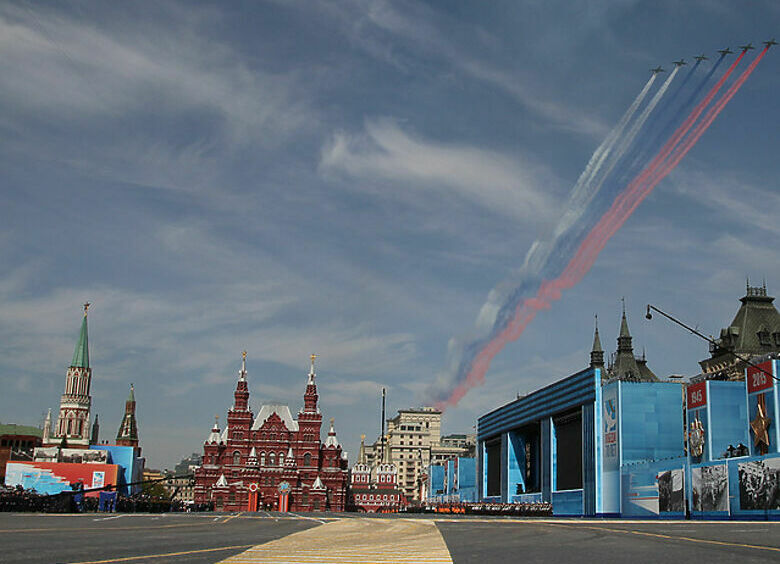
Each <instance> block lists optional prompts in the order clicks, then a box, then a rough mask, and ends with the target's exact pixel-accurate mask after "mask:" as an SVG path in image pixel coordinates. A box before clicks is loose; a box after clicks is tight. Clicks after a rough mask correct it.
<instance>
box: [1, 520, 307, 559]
mask: <svg viewBox="0 0 780 564" xmlns="http://www.w3.org/2000/svg"><path fill="white" fill-rule="evenodd" d="M319 524H321V522H320V521H318V520H312V519H298V518H294V517H265V518H263V516H262V515H261V516H258V518H252V519H248V518H236V517H235V516H232V515H228V514H219V515H217V514H213V513H212V514H192V513H190V514H187V513H164V514H158V515H140V514H109V515H105V514H94V513H92V514H81V515H36V514H29V513H0V562H2V563H3V564H16V563H22V562H23V563H25V564H27V563H40V564H44V563H45V564H54V563H86V562H101V563H103V562H105V563H108V562H130V563H132V562H154V563H155V564H158V563H163V562H175V563H183V562H187V563H196V564H200V563H206V562H208V563H212V562H218V561H220V560H222V559H224V558H227V557H228V556H232V555H234V554H238V553H240V552H243V551H245V550H247V549H248V548H250V547H252V546H254V545H256V544H261V543H265V542H268V541H271V540H274V539H278V538H281V537H284V536H287V535H289V534H291V533H295V532H297V531H302V530H305V529H308V528H311V527H314V526H316V525H319ZM141 557H143V558H141Z"/></svg>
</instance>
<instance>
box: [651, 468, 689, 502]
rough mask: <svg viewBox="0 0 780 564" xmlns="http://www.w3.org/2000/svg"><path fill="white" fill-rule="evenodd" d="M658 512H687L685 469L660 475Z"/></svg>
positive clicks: (668, 471) (676, 469)
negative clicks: (684, 485) (684, 484)
mask: <svg viewBox="0 0 780 564" xmlns="http://www.w3.org/2000/svg"><path fill="white" fill-rule="evenodd" d="M657 479H658V511H660V512H661V513H664V512H670V511H674V512H683V511H685V497H684V493H683V469H682V468H675V469H674V470H667V471H666V472H661V473H660V474H658V477H657Z"/></svg>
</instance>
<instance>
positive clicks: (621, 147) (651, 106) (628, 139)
mask: <svg viewBox="0 0 780 564" xmlns="http://www.w3.org/2000/svg"><path fill="white" fill-rule="evenodd" d="M678 70H680V67H675V68H674V70H673V71H672V72H671V73H670V74H669V76H668V77H667V79H666V80H665V81H664V83H663V84H662V85H661V87H660V88H659V89H658V92H656V93H655V95H654V96H653V97H652V98H651V99H650V102H649V103H648V104H647V107H645V109H644V110H642V113H641V114H639V117H638V118H637V119H636V121H635V122H634V123H633V124H632V125H631V128H630V129H629V130H628V133H626V135H625V137H624V138H623V139H621V140H620V143H619V144H618V148H617V150H616V151H614V152H613V153H612V155H610V159H609V164H608V165H607V167H606V168H605V169H604V170H603V171H602V172H601V173H600V175H599V177H600V180H599V181H598V183H597V184H596V185H595V186H594V188H593V190H592V192H593V194H597V193H598V192H599V190H600V189H601V187H602V185H603V184H604V181H605V180H606V179H607V178H608V177H609V175H610V173H611V172H612V170H613V169H614V168H615V165H616V164H617V163H618V162H619V161H620V159H621V158H622V157H623V155H625V154H626V151H628V149H629V147H631V144H632V143H633V142H634V139H636V136H637V135H638V134H639V131H640V130H641V129H642V126H644V124H645V122H646V121H647V118H649V117H650V114H651V113H653V110H655V108H656V106H658V103H659V102H660V101H661V98H663V96H664V94H666V91H667V90H668V89H669V86H670V85H671V84H672V81H673V80H674V77H675V76H677V71H678Z"/></svg>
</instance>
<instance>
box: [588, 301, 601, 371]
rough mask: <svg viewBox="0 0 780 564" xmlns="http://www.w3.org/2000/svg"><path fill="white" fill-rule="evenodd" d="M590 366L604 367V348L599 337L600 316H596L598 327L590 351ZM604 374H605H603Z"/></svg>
mask: <svg viewBox="0 0 780 564" xmlns="http://www.w3.org/2000/svg"><path fill="white" fill-rule="evenodd" d="M590 367H591V368H602V369H603V368H604V349H602V348H601V339H600V338H599V316H598V315H597V316H596V329H595V331H594V332H593V348H592V349H591V351H590ZM602 375H603V374H602Z"/></svg>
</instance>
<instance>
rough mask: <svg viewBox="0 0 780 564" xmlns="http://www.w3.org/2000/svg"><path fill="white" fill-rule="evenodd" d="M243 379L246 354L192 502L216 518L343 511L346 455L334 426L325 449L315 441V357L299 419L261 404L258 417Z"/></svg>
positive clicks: (207, 449)
mask: <svg viewBox="0 0 780 564" xmlns="http://www.w3.org/2000/svg"><path fill="white" fill-rule="evenodd" d="M246 375H247V372H246V353H244V359H243V362H242V365H241V370H240V371H239V373H238V383H237V385H236V391H235V393H234V394H233V395H234V403H233V407H232V408H231V409H230V410H229V411H228V414H227V426H226V427H225V429H224V430H220V428H219V425H218V423H217V422H215V423H214V427H213V428H212V430H211V433H210V434H209V436H208V438H207V439H206V441H205V443H204V445H203V463H202V465H201V467H200V468H198V469H197V470H196V472H195V492H194V495H195V503H213V504H214V508H215V510H217V511H258V510H262V509H273V510H280V511H344V508H345V504H346V500H347V484H348V477H349V470H348V466H347V459H346V453H342V450H341V445H340V444H339V442H338V439H337V438H336V431H335V430H334V428H333V420H332V419H331V424H330V430H329V432H328V436H327V438H326V440H325V442H324V443H323V442H321V440H320V430H321V427H322V414H321V413H320V410H319V407H317V401H318V398H319V396H318V394H317V384H316V382H315V372H314V355H312V359H311V370H310V372H309V376H308V382H307V384H306V391H305V393H304V395H303V409H302V410H301V411H299V412H298V417H297V418H296V419H293V417H292V414H291V413H290V408H289V407H288V406H286V405H280V404H266V405H263V406H262V407H261V408H260V412H259V413H258V414H257V416H256V417H255V416H254V414H253V413H252V411H251V409H250V408H249V389H248V387H247V380H246Z"/></svg>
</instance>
